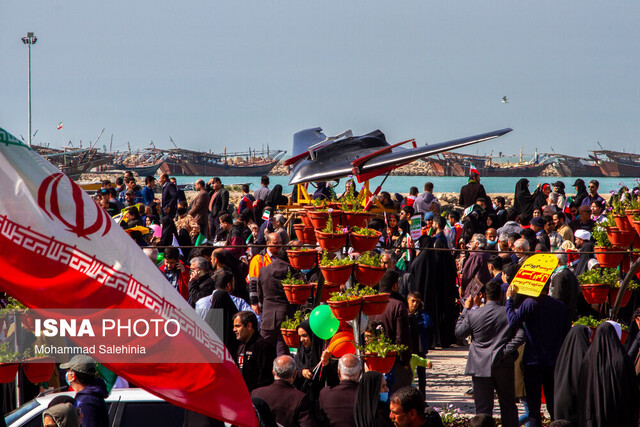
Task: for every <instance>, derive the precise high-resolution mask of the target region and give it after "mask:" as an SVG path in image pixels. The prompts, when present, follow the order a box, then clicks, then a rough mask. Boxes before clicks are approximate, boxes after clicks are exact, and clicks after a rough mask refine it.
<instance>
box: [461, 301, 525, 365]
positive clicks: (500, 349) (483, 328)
mask: <svg viewBox="0 0 640 427" xmlns="http://www.w3.org/2000/svg"><path fill="white" fill-rule="evenodd" d="M456 336H457V337H458V338H466V337H468V336H472V338H473V339H472V341H471V345H470V346H469V357H468V358H467V367H466V369H465V374H466V375H474V376H477V377H490V376H491V374H492V369H493V368H496V367H498V366H509V367H513V362H514V361H515V357H512V356H513V355H514V354H515V353H516V352H517V350H518V347H520V346H521V345H522V344H524V341H525V336H524V331H523V330H522V329H519V328H518V329H516V328H514V327H512V326H509V322H508V321H507V313H506V312H505V311H504V307H503V306H502V305H500V303H498V302H496V301H488V302H487V304H486V305H485V306H484V307H480V308H478V309H476V310H468V309H467V308H465V309H463V310H462V314H461V315H460V317H458V324H457V325H456ZM516 356H517V354H516Z"/></svg>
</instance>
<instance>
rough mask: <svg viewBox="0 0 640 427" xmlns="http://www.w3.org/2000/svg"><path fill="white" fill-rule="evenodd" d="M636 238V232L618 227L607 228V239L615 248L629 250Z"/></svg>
mask: <svg viewBox="0 0 640 427" xmlns="http://www.w3.org/2000/svg"><path fill="white" fill-rule="evenodd" d="M635 236H636V233H635V231H634V230H620V229H619V228H617V227H608V228H607V237H608V238H609V241H610V242H611V244H612V245H613V246H617V247H621V248H628V247H629V246H631V243H632V242H633V239H634V238H635Z"/></svg>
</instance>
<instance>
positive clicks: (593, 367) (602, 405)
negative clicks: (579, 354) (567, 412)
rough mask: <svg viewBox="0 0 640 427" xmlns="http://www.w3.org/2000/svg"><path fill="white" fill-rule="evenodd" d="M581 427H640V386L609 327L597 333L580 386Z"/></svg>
mask: <svg viewBox="0 0 640 427" xmlns="http://www.w3.org/2000/svg"><path fill="white" fill-rule="evenodd" d="M578 417H579V423H578V425H580V426H586V427H591V426H593V427H595V426H637V425H638V386H637V384H636V380H635V371H634V369H633V364H632V362H631V359H629V356H627V354H626V353H625V352H624V350H623V348H622V345H621V344H620V339H619V338H618V335H617V334H616V331H615V329H614V328H613V326H612V325H611V324H610V323H603V324H602V325H600V326H599V327H598V329H597V330H596V334H595V337H594V339H593V343H592V344H591V347H589V350H588V351H587V353H586V355H585V358H584V362H583V365H582V370H581V372H580V381H579V382H578Z"/></svg>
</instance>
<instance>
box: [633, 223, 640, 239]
mask: <svg viewBox="0 0 640 427" xmlns="http://www.w3.org/2000/svg"><path fill="white" fill-rule="evenodd" d="M631 227H632V228H633V229H634V230H635V232H636V235H638V236H640V221H636V220H633V221H631Z"/></svg>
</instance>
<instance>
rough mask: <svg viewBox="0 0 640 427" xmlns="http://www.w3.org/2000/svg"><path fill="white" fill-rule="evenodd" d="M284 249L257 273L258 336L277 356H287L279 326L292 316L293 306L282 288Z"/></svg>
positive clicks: (285, 273) (284, 266)
mask: <svg viewBox="0 0 640 427" xmlns="http://www.w3.org/2000/svg"><path fill="white" fill-rule="evenodd" d="M285 257H286V252H285V251H284V248H281V250H280V251H279V252H278V257H276V258H274V259H273V262H272V263H271V264H269V265H267V266H265V267H262V268H261V269H260V272H259V273H258V304H259V305H260V307H261V312H262V326H261V329H260V334H261V335H262V337H263V338H264V339H266V340H267V341H269V342H270V343H271V344H273V345H274V346H275V347H276V352H277V354H278V356H282V355H283V354H289V348H288V347H287V345H286V344H285V342H284V339H283V338H282V334H281V333H280V325H282V322H283V321H284V319H285V318H286V317H287V316H293V313H295V306H293V305H291V304H289V301H288V300H287V296H286V295H285V293H284V289H283V287H282V280H283V279H285V278H286V277H287V273H288V272H289V264H288V263H287V262H286V261H284V260H283V258H285Z"/></svg>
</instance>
